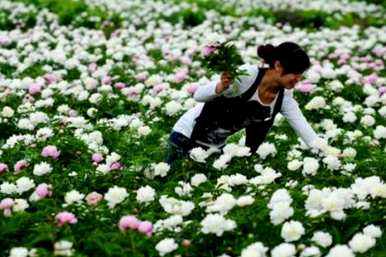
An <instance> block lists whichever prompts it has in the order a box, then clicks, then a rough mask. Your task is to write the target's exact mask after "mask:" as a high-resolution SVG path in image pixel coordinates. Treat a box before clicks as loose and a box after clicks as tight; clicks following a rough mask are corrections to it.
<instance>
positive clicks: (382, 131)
mask: <svg viewBox="0 0 386 257" xmlns="http://www.w3.org/2000/svg"><path fill="white" fill-rule="evenodd" d="M373 133H374V137H375V138H376V139H382V138H386V127H384V126H382V125H379V126H377V127H376V128H375V130H374V132H373Z"/></svg>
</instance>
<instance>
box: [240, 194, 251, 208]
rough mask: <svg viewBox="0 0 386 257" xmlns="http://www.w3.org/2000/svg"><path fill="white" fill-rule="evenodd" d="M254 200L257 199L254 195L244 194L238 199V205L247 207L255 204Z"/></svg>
mask: <svg viewBox="0 0 386 257" xmlns="http://www.w3.org/2000/svg"><path fill="white" fill-rule="evenodd" d="M254 201H255V198H253V197H252V196H250V195H243V196H240V197H239V198H238V199H237V205H238V206H240V207H245V206H247V205H251V204H253V202H254Z"/></svg>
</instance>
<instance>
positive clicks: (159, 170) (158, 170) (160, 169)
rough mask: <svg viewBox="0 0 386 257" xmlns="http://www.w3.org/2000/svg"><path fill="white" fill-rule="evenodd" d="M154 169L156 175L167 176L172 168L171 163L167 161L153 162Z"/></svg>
mask: <svg viewBox="0 0 386 257" xmlns="http://www.w3.org/2000/svg"><path fill="white" fill-rule="evenodd" d="M151 166H152V169H153V171H154V176H160V177H165V176H166V175H167V174H168V171H169V170H170V166H169V164H167V163H165V162H160V163H157V164H155V163H153V164H152V165H151Z"/></svg>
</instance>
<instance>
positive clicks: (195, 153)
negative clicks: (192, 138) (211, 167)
mask: <svg viewBox="0 0 386 257" xmlns="http://www.w3.org/2000/svg"><path fill="white" fill-rule="evenodd" d="M189 156H190V158H192V159H193V160H194V161H196V162H201V163H205V159H206V158H208V156H209V154H208V153H207V151H205V150H204V149H203V148H201V147H194V148H193V149H192V150H190V154H189Z"/></svg>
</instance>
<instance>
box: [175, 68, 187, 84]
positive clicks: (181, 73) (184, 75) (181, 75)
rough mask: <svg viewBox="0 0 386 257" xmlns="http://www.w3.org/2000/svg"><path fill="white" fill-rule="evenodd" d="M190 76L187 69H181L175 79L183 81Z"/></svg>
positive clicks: (179, 81) (177, 81)
mask: <svg viewBox="0 0 386 257" xmlns="http://www.w3.org/2000/svg"><path fill="white" fill-rule="evenodd" d="M187 78H188V71H187V70H185V69H184V70H180V71H178V72H177V73H176V74H175V75H174V80H175V82H176V83H181V82H182V81H184V80H185V79H187Z"/></svg>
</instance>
